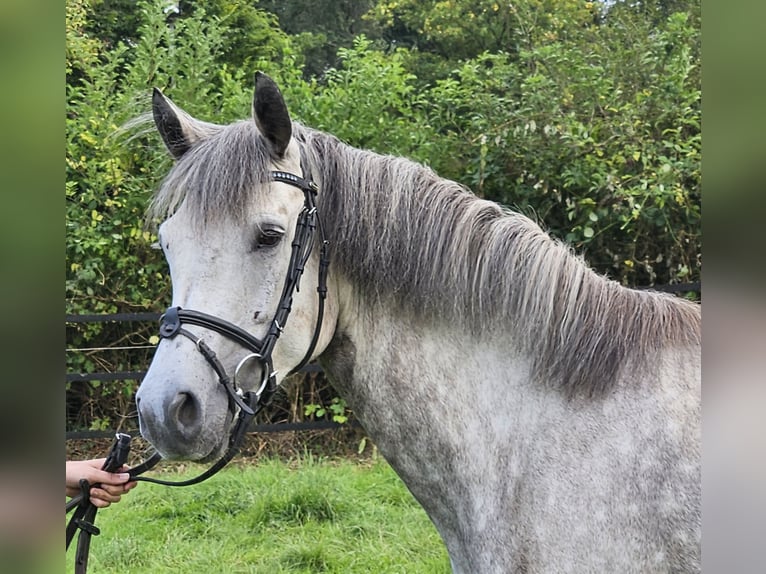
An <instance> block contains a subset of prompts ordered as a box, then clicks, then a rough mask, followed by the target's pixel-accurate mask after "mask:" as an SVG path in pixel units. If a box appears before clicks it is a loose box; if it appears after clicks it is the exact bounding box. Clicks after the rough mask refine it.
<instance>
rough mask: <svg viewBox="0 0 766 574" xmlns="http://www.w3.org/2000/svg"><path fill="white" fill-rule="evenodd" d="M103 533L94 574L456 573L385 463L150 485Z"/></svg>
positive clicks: (118, 508) (246, 470)
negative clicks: (174, 485) (175, 485)
mask: <svg viewBox="0 0 766 574" xmlns="http://www.w3.org/2000/svg"><path fill="white" fill-rule="evenodd" d="M197 470H198V469H196V468H195V469H191V470H189V471H186V472H183V473H174V477H175V478H181V477H190V476H192V475H193V474H194V472H195V471H197ZM96 524H97V526H98V527H99V528H100V529H101V535H100V536H97V537H94V538H93V540H92V542H91V556H90V561H89V564H88V571H89V572H90V573H91V574H101V573H104V574H111V573H114V574H117V573H120V574H125V573H131V574H132V573H141V572H147V573H148V572H151V573H152V574H162V573H171V572H173V573H176V572H179V573H184V574H186V573H198V572H200V573H205V574H213V573H219V572H227V573H228V572H231V573H261V572H262V573H264V574H266V573H268V574H278V573H317V572H328V573H344V574H346V573H365V574H369V573H381V574H382V573H390V574H394V573H406V574H410V573H413V574H417V573H428V574H431V573H434V574H441V573H444V574H447V573H449V572H450V568H449V560H448V558H447V553H446V550H445V549H444V545H443V544H442V542H441V540H440V538H439V536H438V534H437V533H436V530H435V528H434V527H433V525H432V524H431V522H430V520H429V519H428V517H427V516H426V514H425V513H424V512H423V510H422V509H421V508H420V506H419V505H418V504H417V502H416V501H415V500H414V498H413V497H412V495H411V494H410V493H409V491H408V490H407V488H406V487H405V486H404V484H402V482H401V481H400V480H399V478H398V477H397V476H396V475H395V474H394V472H393V471H392V470H391V469H390V467H388V465H386V464H385V463H384V462H382V461H377V462H374V463H367V464H359V463H355V462H348V461H324V462H322V461H316V460H314V459H311V458H309V459H307V460H301V461H297V462H293V463H284V462H279V461H275V460H269V461H262V462H258V463H254V464H253V465H242V466H232V467H228V468H226V469H224V470H223V471H221V472H220V473H219V474H217V475H216V476H214V477H213V478H211V479H209V480H208V481H206V482H204V483H201V484H198V485H195V486H190V487H182V488H170V487H164V486H158V485H152V484H146V483H143V484H139V486H138V487H137V488H136V489H135V490H133V491H131V493H130V494H129V495H127V496H126V497H125V498H124V499H123V501H122V502H120V503H118V504H113V505H112V506H110V507H109V508H107V509H104V510H100V511H99V513H98V516H97V519H96ZM75 546H76V542H73V543H72V546H71V547H70V550H69V552H68V553H67V570H66V571H67V572H68V573H71V572H73V571H74V566H73V561H74V548H75Z"/></svg>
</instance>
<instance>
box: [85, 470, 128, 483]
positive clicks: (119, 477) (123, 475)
mask: <svg viewBox="0 0 766 574" xmlns="http://www.w3.org/2000/svg"><path fill="white" fill-rule="evenodd" d="M128 479H130V475H129V474H128V473H127V472H117V473H111V472H106V471H105V470H95V469H94V471H93V473H92V475H91V477H88V480H89V481H90V483H91V484H95V483H97V482H100V483H101V484H114V485H117V484H120V485H121V484H125V483H126V482H127V481H128Z"/></svg>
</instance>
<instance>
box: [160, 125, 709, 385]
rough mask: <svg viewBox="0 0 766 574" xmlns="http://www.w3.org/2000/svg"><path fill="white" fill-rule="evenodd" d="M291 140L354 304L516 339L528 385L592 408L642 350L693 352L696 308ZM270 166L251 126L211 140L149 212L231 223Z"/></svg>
mask: <svg viewBox="0 0 766 574" xmlns="http://www.w3.org/2000/svg"><path fill="white" fill-rule="evenodd" d="M293 136H294V137H295V138H296V139H297V140H298V141H299V142H301V143H302V145H303V146H304V149H305V150H306V152H307V155H308V156H309V162H310V165H311V166H312V175H313V177H314V179H316V180H317V181H318V182H319V184H320V193H319V198H318V205H319V210H320V215H321V217H322V218H323V225H324V228H325V232H326V234H327V236H328V238H329V239H330V241H331V242H332V249H333V263H332V265H333V268H334V269H336V270H339V271H340V272H342V273H343V274H344V275H345V276H346V277H348V278H349V279H350V280H351V282H352V283H353V285H355V287H356V288H357V289H358V290H359V292H360V293H362V294H364V295H366V296H369V297H371V298H373V299H374V300H376V301H381V302H387V303H392V304H395V305H397V306H399V307H401V308H402V309H405V310H406V311H408V312H410V313H414V314H421V315H422V316H428V317H432V318H438V317H451V318H453V319H454V320H455V321H458V322H459V323H460V324H461V325H465V326H466V327H467V328H468V329H469V330H470V332H471V333H472V334H474V335H482V334H483V335H488V336H491V334H492V333H493V332H497V330H498V329H500V330H503V331H510V332H512V333H516V334H517V335H516V337H517V341H518V344H519V345H521V350H522V351H524V352H526V354H528V356H530V357H531V358H532V370H533V374H534V375H535V376H536V377H537V378H538V379H540V380H543V381H555V384H556V385H559V386H560V387H561V388H562V389H563V390H564V391H565V392H567V393H568V394H570V395H573V394H585V395H588V396H598V395H602V394H603V393H605V392H607V391H608V390H609V389H610V388H612V387H613V385H614V384H615V382H616V381H617V380H618V379H619V376H620V374H621V373H622V372H624V369H626V368H628V367H636V366H637V365H636V361H639V362H641V361H643V362H644V363H645V362H646V361H648V360H649V359H650V357H651V356H652V354H653V352H654V351H656V350H658V349H660V348H662V347H664V346H666V345H672V344H677V345H698V344H699V343H700V339H701V334H700V331H701V317H700V309H699V305H697V304H693V303H689V302H687V301H683V300H681V299H679V298H677V297H674V296H670V295H665V294H660V293H655V292H650V291H634V290H630V289H627V288H625V287H623V286H621V285H620V284H618V283H616V282H614V281H610V280H608V279H606V278H605V277H602V276H600V275H598V274H597V273H595V272H594V271H593V270H591V269H590V268H589V267H588V266H587V264H586V263H585V262H584V261H583V260H582V258H580V257H578V256H576V255H574V254H573V252H572V250H571V249H570V248H569V247H568V246H566V245H565V244H563V243H561V242H560V241H557V240H554V239H553V238H551V237H550V236H549V235H548V234H546V233H545V232H544V231H543V230H542V229H541V228H540V227H539V226H538V225H537V224H536V223H535V222H533V221H532V220H531V219H529V218H527V217H526V216H524V215H521V214H519V213H515V212H513V211H510V210H507V209H504V208H502V207H500V206H498V205H497V204H495V203H493V202H490V201H485V200H483V199H480V198H478V197H476V196H475V195H474V194H473V193H471V191H470V190H468V189H467V188H465V187H464V186H462V185H460V184H458V183H455V182H453V181H449V180H446V179H443V178H440V177H439V176H438V175H436V174H435V173H434V172H433V171H432V170H431V169H429V168H427V167H425V166H423V165H420V164H417V163H415V162H412V161H410V160H407V159H405V158H401V157H393V156H385V155H379V154H377V153H374V152H371V151H366V150H360V149H356V148H353V147H351V146H348V145H346V144H344V143H342V142H341V141H340V140H338V139H337V138H336V137H334V136H332V135H329V134H326V133H323V132H320V131H316V130H312V129H310V128H306V127H304V126H302V125H301V124H299V123H297V122H294V123H293ZM269 161H270V159H269V156H268V151H267V149H266V145H265V142H264V141H263V140H262V138H261V136H260V135H259V134H258V132H257V129H256V127H255V125H254V122H252V121H247V122H237V123H235V124H232V125H230V126H226V127H222V128H221V131H220V132H219V133H218V134H215V135H214V136H212V137H210V138H208V139H207V140H205V141H203V142H202V143H200V144H198V145H197V146H195V147H194V148H192V150H190V151H189V152H188V153H187V154H186V155H185V156H184V157H183V158H181V160H179V162H178V163H177V164H176V166H175V167H174V168H173V170H171V172H170V174H169V175H168V177H167V178H166V180H165V182H164V183H163V185H162V186H161V188H160V190H159V191H158V193H157V194H156V196H155V198H154V200H153V202H152V206H151V207H150V212H149V213H150V215H152V216H154V217H159V216H165V215H167V213H168V212H171V211H172V210H173V209H174V208H175V207H177V206H178V205H179V204H180V201H182V200H183V199H184V197H185V198H186V200H187V201H190V202H191V203H192V205H191V206H190V207H191V208H192V209H193V210H194V212H196V213H199V214H201V215H202V216H203V217H204V218H206V219H207V218H209V217H211V216H215V214H226V215H227V216H228V217H241V214H242V213H243V212H244V210H243V209H242V207H243V202H244V201H245V200H246V198H247V196H248V194H249V193H252V190H253V189H254V188H255V187H257V184H258V182H262V181H265V180H266V177H267V172H268V169H269Z"/></svg>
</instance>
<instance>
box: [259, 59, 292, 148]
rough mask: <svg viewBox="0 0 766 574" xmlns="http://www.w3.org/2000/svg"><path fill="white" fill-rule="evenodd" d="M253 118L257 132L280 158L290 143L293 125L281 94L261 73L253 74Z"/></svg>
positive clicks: (269, 79)
mask: <svg viewBox="0 0 766 574" xmlns="http://www.w3.org/2000/svg"><path fill="white" fill-rule="evenodd" d="M253 117H254V118H255V125H256V126H258V130H259V131H260V132H261V133H262V134H263V136H264V137H265V138H266V140H267V141H268V142H269V143H270V144H271V147H272V151H273V152H274V154H275V155H276V156H277V157H282V156H283V155H284V154H285V150H286V149H287V144H289V143H290V137H291V136H292V133H293V124H292V122H291V121H290V114H289V113H288V112H287V105H286V104H285V99H284V98H283V97H282V92H280V91H279V88H278V87H277V85H276V84H275V83H274V80H272V79H271V78H269V77H268V76H267V75H266V74H264V73H262V72H256V73H255V95H254V97H253Z"/></svg>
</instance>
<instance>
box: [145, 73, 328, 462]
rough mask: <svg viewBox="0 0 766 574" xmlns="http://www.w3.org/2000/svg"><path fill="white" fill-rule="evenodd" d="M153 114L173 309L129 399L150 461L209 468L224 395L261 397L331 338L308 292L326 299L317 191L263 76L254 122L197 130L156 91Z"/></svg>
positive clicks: (224, 423)
mask: <svg viewBox="0 0 766 574" xmlns="http://www.w3.org/2000/svg"><path fill="white" fill-rule="evenodd" d="M152 111H153V115H154V120H155V124H156V127H157V129H158V131H159V133H160V135H161V137H162V140H163V141H164V143H165V146H166V147H167V149H168V151H169V152H170V154H171V155H172V156H173V158H174V159H175V164H174V166H173V168H172V169H171V171H170V173H169V174H168V176H167V178H166V179H165V182H164V183H163V185H162V187H161V189H160V191H159V192H158V194H157V196H156V197H155V200H154V203H153V209H154V211H155V213H161V214H162V218H163V219H164V221H163V222H162V224H161V225H160V226H159V230H158V242H159V245H160V247H161V249H162V251H163V252H164V255H165V258H166V259H167V262H168V265H169V269H170V277H171V281H172V285H173V305H172V307H171V309H169V310H168V313H166V318H164V319H163V324H162V329H161V334H163V339H162V340H161V342H160V344H159V346H158V348H157V351H156V354H155V356H154V359H153V361H152V363H151V365H150V368H149V370H148V372H147V374H146V377H145V378H144V380H143V382H142V383H141V386H140V388H139V391H138V394H137V397H136V402H137V407H138V415H139V422H140V428H141V433H142V435H143V436H144V437H145V438H147V439H148V440H149V441H150V442H151V443H152V445H153V446H154V447H155V448H156V449H157V450H158V452H159V453H160V454H162V456H163V457H165V458H168V459H189V460H197V461H208V460H211V459H214V458H216V457H218V456H220V454H221V453H222V452H223V450H225V448H226V444H227V438H228V434H229V432H230V430H231V428H232V425H233V422H234V420H235V417H236V414H237V413H236V411H237V410H238V406H237V405H238V404H239V405H242V403H241V402H238V401H237V400H236V399H237V396H236V395H234V394H233V392H232V391H233V390H236V391H237V393H239V395H240V396H241V395H243V394H245V395H246V394H247V393H248V392H249V393H258V396H259V397H260V395H261V393H262V392H263V391H264V388H265V387H268V386H271V385H274V384H276V381H277V380H278V379H279V378H281V377H283V376H285V375H287V374H288V373H290V372H291V371H293V370H294V369H295V368H296V367H297V366H299V365H301V364H302V363H304V362H305V361H308V360H310V359H312V358H313V357H314V356H315V355H318V354H319V353H321V351H322V350H323V349H324V348H325V347H326V346H327V344H328V342H329V340H330V339H331V337H332V332H333V329H334V321H335V313H334V309H335V306H334V305H333V303H332V301H330V302H329V303H328V305H327V307H328V312H327V313H323V305H322V298H321V297H318V295H317V289H316V288H315V287H314V285H316V284H317V282H318V283H319V289H320V291H323V290H326V286H325V285H324V275H323V273H326V267H327V261H326V260H323V259H322V258H321V257H320V255H319V254H320V253H321V252H323V249H322V248H323V245H322V243H323V238H321V237H319V238H317V237H316V236H315V234H316V227H320V229H321V222H320V221H319V220H318V216H317V214H316V206H315V204H313V200H314V196H315V195H316V192H317V188H316V187H315V186H314V184H313V182H312V181H311V176H310V173H307V172H308V171H310V168H309V163H308V160H307V158H306V156H305V154H304V153H303V152H302V150H301V148H300V144H299V142H297V141H296V140H295V138H293V136H292V123H291V120H290V116H289V114H288V111H287V107H286V105H285V102H284V99H283V97H282V94H281V93H280V91H279V89H278V88H277V86H276V85H275V84H274V82H273V81H272V80H271V79H270V78H268V77H267V76H265V75H263V74H260V73H259V74H256V80H255V96H254V100H253V120H250V121H243V122H237V123H234V124H231V125H228V126H219V125H215V124H210V123H207V122H202V121H199V120H197V119H195V118H193V117H192V116H191V115H189V114H188V113H186V112H184V111H183V110H181V109H180V108H179V107H177V106H176V105H175V104H174V103H172V102H171V101H170V100H169V99H167V98H166V97H165V96H164V95H163V94H162V93H161V92H160V91H159V90H155V91H154V96H153V101H152ZM323 268H324V269H323ZM304 271H305V273H303V278H302V285H301V284H300V283H301V273H302V272H304ZM317 278H319V279H317ZM312 283H313V284H314V285H312ZM300 286H303V287H304V288H303V289H300V288H299V287H300ZM179 309H180V310H179ZM288 316H289V326H288V325H287V324H286V321H287V318H288ZM168 317H172V318H168ZM322 327H324V328H322ZM178 333H182V334H183V335H185V336H175V335H176V334H178ZM315 334H317V336H316V337H315ZM224 379H226V380H224ZM218 382H223V383H225V384H223V385H222V384H218ZM227 384H228V385H229V386H228V388H227ZM232 399H235V400H232Z"/></svg>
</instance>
